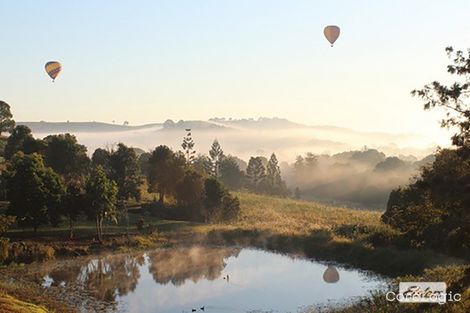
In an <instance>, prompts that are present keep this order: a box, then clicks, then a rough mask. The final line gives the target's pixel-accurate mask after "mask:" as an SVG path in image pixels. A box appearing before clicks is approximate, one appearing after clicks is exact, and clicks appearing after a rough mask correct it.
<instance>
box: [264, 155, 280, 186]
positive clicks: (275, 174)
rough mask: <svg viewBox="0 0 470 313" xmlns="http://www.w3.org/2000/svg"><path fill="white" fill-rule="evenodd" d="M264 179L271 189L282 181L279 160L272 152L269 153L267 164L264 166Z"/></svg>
mask: <svg viewBox="0 0 470 313" xmlns="http://www.w3.org/2000/svg"><path fill="white" fill-rule="evenodd" d="M266 179H267V180H268V182H269V184H270V186H271V187H272V188H273V189H275V188H276V187H277V186H279V185H280V184H281V181H282V179H281V169H280V168H279V162H278V160H277V157H276V155H275V154H274V153H273V154H271V157H270V158H269V162H268V165H267V166H266Z"/></svg>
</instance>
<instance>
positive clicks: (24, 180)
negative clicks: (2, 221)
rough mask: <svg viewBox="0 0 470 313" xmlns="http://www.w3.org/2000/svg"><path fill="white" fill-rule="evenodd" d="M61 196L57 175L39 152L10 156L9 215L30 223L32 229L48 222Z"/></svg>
mask: <svg viewBox="0 0 470 313" xmlns="http://www.w3.org/2000/svg"><path fill="white" fill-rule="evenodd" d="M63 195H64V186H63V184H62V181H61V179H60V177H59V175H58V174H56V173H55V172H54V171H53V170H52V169H51V168H50V167H47V166H45V164H44V161H43V158H42V156H41V155H39V154H37V153H33V154H30V155H25V154H23V153H22V152H19V153H17V154H16V155H15V156H14V157H13V158H12V160H11V163H10V164H9V167H8V173H7V199H8V200H9V201H10V205H9V207H8V214H9V215H14V216H16V217H17V220H18V222H19V223H20V224H22V225H25V226H32V227H33V228H34V231H36V230H37V229H38V227H39V226H40V225H42V224H47V223H48V222H49V221H50V218H51V216H53V215H54V213H53V212H57V210H58V208H59V205H60V203H61V200H62V197H63Z"/></svg>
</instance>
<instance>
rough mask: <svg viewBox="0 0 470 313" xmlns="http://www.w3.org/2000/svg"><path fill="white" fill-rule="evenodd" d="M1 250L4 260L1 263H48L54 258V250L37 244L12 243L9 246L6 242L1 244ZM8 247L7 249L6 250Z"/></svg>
mask: <svg viewBox="0 0 470 313" xmlns="http://www.w3.org/2000/svg"><path fill="white" fill-rule="evenodd" d="M0 246H1V247H2V248H1V249H7V250H8V252H6V250H4V252H5V253H4V254H3V255H4V256H6V258H5V259H4V260H3V263H11V262H17V263H31V262H42V261H48V260H52V259H54V258H55V250H54V248H52V247H50V246H46V245H42V244H38V243H32V244H26V243H24V242H14V243H11V244H9V243H8V242H5V241H3V242H1V243H0ZM6 246H8V248H6Z"/></svg>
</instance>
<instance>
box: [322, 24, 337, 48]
mask: <svg viewBox="0 0 470 313" xmlns="http://www.w3.org/2000/svg"><path fill="white" fill-rule="evenodd" d="M339 33H340V29H339V27H338V26H336V25H328V26H326V27H325V29H324V30H323V34H324V35H325V37H326V39H327V40H328V41H329V42H330V44H331V46H332V47H333V44H334V43H335V41H336V39H338V37H339Z"/></svg>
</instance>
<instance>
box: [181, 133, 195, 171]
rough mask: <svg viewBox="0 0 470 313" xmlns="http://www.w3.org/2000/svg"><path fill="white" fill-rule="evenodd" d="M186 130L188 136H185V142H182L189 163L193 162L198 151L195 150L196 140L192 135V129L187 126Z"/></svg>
mask: <svg viewBox="0 0 470 313" xmlns="http://www.w3.org/2000/svg"><path fill="white" fill-rule="evenodd" d="M185 130H186V136H185V137H183V143H182V144H181V147H182V148H183V152H184V155H185V157H186V162H187V163H188V164H192V163H193V161H194V157H195V154H196V151H195V150H194V140H193V137H192V135H191V129H190V128H186V129H185Z"/></svg>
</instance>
